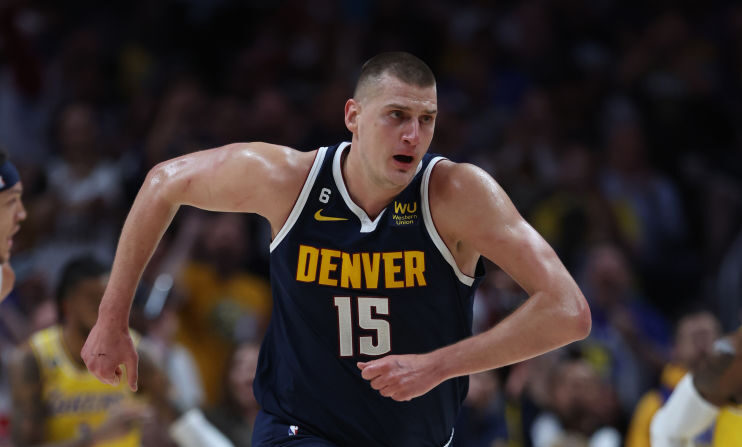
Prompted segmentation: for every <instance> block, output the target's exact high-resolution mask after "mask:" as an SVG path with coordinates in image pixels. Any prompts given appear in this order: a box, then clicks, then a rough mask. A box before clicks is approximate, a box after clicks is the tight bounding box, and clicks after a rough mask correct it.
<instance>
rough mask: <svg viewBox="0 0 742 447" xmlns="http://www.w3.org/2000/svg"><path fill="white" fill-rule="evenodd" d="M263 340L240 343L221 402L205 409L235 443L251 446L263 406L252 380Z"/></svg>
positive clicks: (231, 363)
mask: <svg viewBox="0 0 742 447" xmlns="http://www.w3.org/2000/svg"><path fill="white" fill-rule="evenodd" d="M259 352H260V344H259V343H256V342H247V343H243V344H240V345H239V346H238V347H237V349H235V351H234V353H233V354H232V356H231V359H230V361H229V365H228V368H227V371H226V372H227V374H226V381H225V382H224V384H225V385H224V390H223V393H222V398H221V402H220V403H219V405H216V406H214V407H212V408H210V409H209V410H207V411H206V417H207V418H208V419H209V421H211V423H213V424H214V426H215V427H217V428H218V429H219V430H220V431H221V432H222V433H224V434H225V435H226V436H227V437H228V438H229V439H230V440H231V441H232V442H233V443H234V445H236V446H240V447H250V445H251V442H252V431H253V425H254V424H255V417H256V416H257V415H258V411H259V410H260V406H259V405H258V402H257V401H256V400H255V394H253V389H252V384H253V381H254V380H255V372H256V370H257V367H258V353H259Z"/></svg>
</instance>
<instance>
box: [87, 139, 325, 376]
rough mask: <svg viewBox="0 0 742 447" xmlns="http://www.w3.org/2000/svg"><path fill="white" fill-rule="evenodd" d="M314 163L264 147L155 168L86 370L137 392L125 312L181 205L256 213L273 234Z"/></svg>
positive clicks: (122, 242)
mask: <svg viewBox="0 0 742 447" xmlns="http://www.w3.org/2000/svg"><path fill="white" fill-rule="evenodd" d="M313 160H314V154H313V153H303V152H298V151H295V150H292V149H290V148H287V147H281V146H275V145H270V144H266V143H245V144H232V145H228V146H224V147H221V148H217V149H211V150H206V151H201V152H194V153H192V154H187V155H184V156H182V157H178V158H175V159H172V160H169V161H166V162H163V163H160V164H159V165H157V166H155V167H154V168H152V170H151V171H150V172H149V174H148V175H147V178H146V179H145V181H144V184H143V185H142V187H141V189H140V190H139V193H138V194H137V197H136V199H135V200H134V204H133V205H132V207H131V211H130V212H129V215H128V217H127V218H126V222H125V223H124V228H123V230H122V232H121V237H120V239H119V244H118V247H117V249H116V257H115V259H114V262H113V268H112V270H111V277H110V279H109V283H108V286H107V288H106V292H105V294H104V296H103V300H102V301H101V305H100V308H99V314H98V322H97V323H96V325H95V327H94V328H93V330H92V331H91V332H90V335H89V336H88V339H87V340H86V342H85V346H84V347H83V350H82V358H83V360H84V361H85V364H86V365H87V367H88V369H89V370H90V372H92V373H93V374H94V375H95V376H96V377H98V378H99V379H100V380H101V381H103V382H105V383H109V384H115V383H117V382H118V381H119V380H120V377H121V376H122V370H121V368H120V366H119V365H121V364H124V365H125V366H126V369H127V375H128V379H129V386H130V387H131V388H132V389H133V390H135V389H136V381H137V355H136V352H135V350H134V346H133V343H132V341H131V338H130V337H129V333H128V321H129V310H130V308H131V303H132V300H133V297H134V291H135V289H136V286H137V283H138V282H139V279H140V277H141V274H142V271H143V270H144V267H145V266H146V264H147V262H148V261H149V258H150V257H151V256H152V253H153V252H154V250H155V248H156V246H157V244H158V242H159V240H160V238H161V237H162V235H163V233H164V232H165V230H166V229H167V227H168V226H169V225H170V222H171V221H172V219H173V217H174V216H175V213H176V212H177V210H178V208H179V207H180V206H181V205H190V206H194V207H197V208H201V209H206V210H210V211H230V212H247V213H257V214H260V215H261V216H263V217H265V218H266V219H267V220H268V222H269V223H270V225H271V228H272V229H273V233H274V234H275V233H276V232H277V231H278V229H279V228H280V227H281V225H283V223H284V221H285V220H286V219H287V217H288V215H289V213H290V211H291V208H292V206H293V204H294V201H295V200H296V197H297V196H298V195H299V191H300V190H301V187H302V185H303V182H304V179H305V178H306V175H307V173H308V172H309V169H310V168H311V165H312V162H313Z"/></svg>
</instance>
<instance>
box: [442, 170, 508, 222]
mask: <svg viewBox="0 0 742 447" xmlns="http://www.w3.org/2000/svg"><path fill="white" fill-rule="evenodd" d="M506 199H507V196H506V195H505V192H504V191H503V190H502V188H501V187H500V185H499V184H498V183H497V182H496V181H495V179H494V178H492V176H491V175H489V174H488V173H487V172H486V171H485V170H484V169H482V168H480V167H478V166H475V165H473V164H470V163H455V162H452V161H449V160H442V161H440V162H438V163H437V164H436V165H435V167H434V168H433V172H432V173H431V175H430V200H431V203H433V204H435V205H444V206H446V207H454V208H457V209H459V210H466V209H471V210H476V209H481V208H480V207H481V202H480V201H479V200H486V201H487V202H488V203H491V204H493V205H498V204H501V202H502V201H503V200H506ZM508 202H509V201H508Z"/></svg>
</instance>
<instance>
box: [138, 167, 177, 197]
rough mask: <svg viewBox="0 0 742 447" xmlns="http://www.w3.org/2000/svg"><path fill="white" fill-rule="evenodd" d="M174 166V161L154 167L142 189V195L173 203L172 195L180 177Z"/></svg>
mask: <svg viewBox="0 0 742 447" xmlns="http://www.w3.org/2000/svg"><path fill="white" fill-rule="evenodd" d="M176 173H177V169H175V168H174V166H173V160H169V161H164V162H162V163H159V164H157V165H155V166H154V167H152V168H151V169H150V170H149V172H148V173H147V177H146V178H145V180H144V183H143V184H142V188H141V189H140V191H139V193H140V195H146V196H149V197H152V198H156V199H159V200H164V201H166V202H172V200H171V199H172V195H173V194H172V193H173V191H174V190H175V188H176V187H177V182H178V178H179V176H177V175H176Z"/></svg>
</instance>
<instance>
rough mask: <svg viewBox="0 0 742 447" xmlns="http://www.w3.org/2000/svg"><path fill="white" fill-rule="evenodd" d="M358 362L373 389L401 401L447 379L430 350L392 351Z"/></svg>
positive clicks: (428, 389)
mask: <svg viewBox="0 0 742 447" xmlns="http://www.w3.org/2000/svg"><path fill="white" fill-rule="evenodd" d="M357 366H358V369H360V370H361V376H363V378H364V379H366V380H368V381H370V382H371V387H372V388H373V389H375V390H378V391H379V393H381V395H382V396H384V397H391V398H392V399H394V400H396V401H399V402H402V401H408V400H412V399H413V398H415V397H418V396H422V395H423V394H425V393H427V392H428V391H430V390H432V389H433V388H434V387H436V386H437V385H438V384H439V383H441V382H442V381H443V380H442V379H441V378H438V372H437V367H436V366H437V365H436V363H435V362H433V361H432V359H430V356H429V355H428V354H425V355H388V356H386V357H382V358H380V359H376V360H372V361H370V362H358V363H357Z"/></svg>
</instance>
